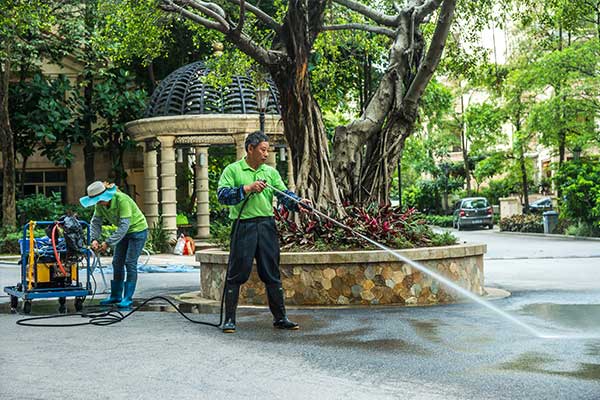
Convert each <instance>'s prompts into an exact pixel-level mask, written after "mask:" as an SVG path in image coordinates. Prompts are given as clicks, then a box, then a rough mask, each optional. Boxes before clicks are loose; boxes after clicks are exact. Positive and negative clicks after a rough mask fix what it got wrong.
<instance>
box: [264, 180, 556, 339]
mask: <svg viewBox="0 0 600 400" xmlns="http://www.w3.org/2000/svg"><path fill="white" fill-rule="evenodd" d="M267 187H269V188H270V189H272V190H273V191H275V192H276V193H278V194H280V195H282V196H285V197H287V198H288V199H291V200H293V201H294V202H296V203H298V205H299V207H304V208H306V209H308V210H310V211H311V212H313V213H315V214H317V215H318V216H320V217H322V218H325V219H327V220H329V221H331V222H333V223H334V224H336V225H337V226H339V227H341V228H344V229H346V230H348V231H350V232H351V233H352V234H353V235H356V236H358V237H359V238H361V239H363V240H366V241H367V242H369V243H371V244H372V245H374V246H376V247H378V248H380V249H381V250H384V251H386V252H388V253H390V254H392V255H393V256H394V257H396V258H397V259H398V260H400V261H402V262H403V263H405V264H408V265H410V266H411V267H413V268H415V269H417V270H419V271H421V272H423V273H424V274H427V275H429V276H430V277H432V278H433V279H435V280H437V281H438V282H440V283H442V284H444V285H446V286H447V287H450V288H452V289H454V290H456V291H457V292H459V293H460V294H462V295H463V296H465V297H467V298H469V299H471V300H473V301H475V302H477V303H478V304H480V305H482V306H484V307H486V308H488V309H490V310H492V311H493V312H495V313H496V314H498V315H500V316H501V317H503V318H505V319H507V320H509V321H511V322H512V323H514V324H517V325H518V326H520V327H521V328H523V329H525V330H526V331H527V332H529V333H531V334H532V335H534V336H536V337H539V338H557V336H549V335H544V334H542V333H540V332H539V331H537V330H536V329H534V328H532V327H531V326H529V325H527V324H526V323H525V322H523V321H521V320H519V319H517V318H515V317H514V316H512V315H510V314H509V313H507V312H506V311H503V310H501V309H500V308H498V307H496V306H494V305H493V304H491V303H490V302H489V301H486V300H484V299H482V298H480V297H479V296H477V295H476V294H474V293H472V292H470V291H468V290H466V289H465V288H462V287H460V286H459V285H457V284H456V283H454V282H452V281H451V280H449V279H448V278H446V277H444V276H442V275H440V274H439V273H437V272H435V271H432V270H430V269H429V268H427V267H425V266H424V265H422V264H420V263H418V262H416V261H413V260H411V259H410V258H407V257H405V256H403V255H402V254H400V253H398V252H397V251H394V250H393V249H390V248H389V247H387V246H385V245H383V244H381V243H379V242H377V241H375V240H373V239H371V238H369V237H367V236H365V235H363V234H361V233H359V232H356V231H355V230H353V229H352V228H350V227H349V226H347V225H345V224H343V223H341V222H339V221H337V220H335V219H333V218H331V217H330V216H328V215H326V214H324V213H322V212H320V211H319V210H317V209H315V208H314V207H312V206H310V205H308V204H306V203H302V202H300V201H299V200H297V199H295V198H294V197H292V196H290V195H288V194H287V193H284V192H282V191H281V190H279V189H277V188H274V187H273V186H271V185H270V184H268V183H267Z"/></svg>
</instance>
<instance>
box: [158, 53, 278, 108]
mask: <svg viewBox="0 0 600 400" xmlns="http://www.w3.org/2000/svg"><path fill="white" fill-rule="evenodd" d="M209 72H210V70H209V69H208V68H207V67H206V66H205V65H204V63H203V62H202V61H198V62H194V63H192V64H188V65H186V66H184V67H181V68H179V69H177V70H175V71H173V72H172V73H170V74H169V75H168V76H167V77H166V78H165V79H163V80H162V81H161V82H160V84H159V85H158V87H157V88H156V89H155V90H154V92H153V93H152V97H151V98H150V103H149V105H148V107H147V109H146V117H160V116H169V115H193V114H258V108H257V103H256V92H255V88H254V85H253V83H252V80H251V79H250V77H248V76H234V77H233V81H232V83H231V84H230V85H228V86H226V87H224V88H222V89H218V88H215V87H213V86H210V85H208V84H206V83H205V82H204V80H203V79H202V77H203V76H206V75H207V74H208V73H209ZM266 82H267V84H268V86H269V92H270V94H269V104H268V106H267V109H266V111H265V113H266V114H279V113H280V112H279V111H280V110H279V92H278V91H277V88H276V86H275V84H274V83H273V81H272V80H271V79H270V78H268V79H266Z"/></svg>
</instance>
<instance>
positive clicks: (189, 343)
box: [0, 231, 600, 400]
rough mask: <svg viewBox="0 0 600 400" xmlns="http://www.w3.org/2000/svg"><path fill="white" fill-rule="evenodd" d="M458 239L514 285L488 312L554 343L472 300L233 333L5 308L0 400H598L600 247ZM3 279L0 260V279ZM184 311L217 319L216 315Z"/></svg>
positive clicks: (176, 319) (185, 287)
mask: <svg viewBox="0 0 600 400" xmlns="http://www.w3.org/2000/svg"><path fill="white" fill-rule="evenodd" d="M460 236H461V239H463V240H466V241H469V242H475V241H477V242H483V241H486V242H487V243H488V248H489V250H490V251H489V255H488V256H489V258H488V259H487V260H486V262H485V270H486V284H487V285H488V286H495V287H502V288H504V289H507V290H510V291H512V296H511V297H508V298H504V299H500V300H496V301H494V304H495V305H496V306H498V307H500V308H501V309H503V310H505V311H508V312H510V313H511V314H512V315H515V316H517V317H518V318H520V319H521V320H522V321H524V322H525V323H527V324H529V325H530V326H532V327H533V328H534V329H536V330H538V331H540V332H541V333H543V334H545V335H546V336H554V337H555V338H545V339H544V338H540V337H535V336H532V335H531V334H530V333H529V332H527V331H525V330H524V329H522V328H520V327H518V326H515V325H514V324H513V323H511V322H510V321H507V320H504V319H502V318H500V317H498V316H497V315H496V314H493V313H491V312H490V311H489V310H487V309H484V308H482V307H481V306H478V305H476V304H471V303H467V304H456V305H448V306H433V307H405V308H399V307H372V308H359V309H351V308H343V309H293V310H290V312H289V314H290V317H291V318H293V319H294V320H296V321H297V322H299V323H300V324H301V326H302V329H301V330H300V331H293V332H287V331H277V330H274V329H273V328H272V327H271V325H270V315H269V313H268V311H267V310H266V309H264V308H258V309H257V308H244V309H242V310H240V312H239V318H238V332H237V333H236V334H233V335H224V334H221V333H220V332H219V331H218V330H216V329H214V328H210V327H206V326H199V325H194V324H191V323H189V322H186V321H185V320H184V319H182V318H181V317H180V316H179V315H177V314H176V313H175V312H174V310H173V309H172V308H171V307H168V306H161V305H158V304H156V303H153V304H154V305H152V306H150V307H148V308H147V310H148V311H147V312H142V313H138V314H134V315H132V316H131V317H129V318H128V319H127V320H126V321H124V322H122V323H120V324H118V325H115V326H112V327H92V326H88V327H77V328H60V329H59V328H54V329H51V328H28V327H20V326H17V325H16V324H15V323H14V322H15V321H16V320H17V319H19V318H22V316H19V315H10V314H7V313H6V312H7V310H8V306H7V305H6V304H4V305H3V306H0V337H2V343H3V344H2V348H3V351H2V352H0V376H2V377H3V378H2V385H0V398H26V399H27V398H43V399H51V398H66V399H71V398H72V399H80V398H89V399H96V398H98V399H105V398H106V399H108V398H110V399H114V398H125V397H127V398H131V397H133V398H143V399H153V398H181V399H187V398H194V399H204V398H206V399H214V398H224V397H226V396H227V397H228V398H232V399H238V398H261V399H262V398H266V399H280V398H291V399H305V398H326V399H341V398H344V399H370V398H373V399H388V398H389V399H405V398H411V399H590V400H591V399H600V278H599V277H600V274H599V273H598V272H599V271H600V260H599V259H598V258H596V257H595V255H596V254H597V253H600V242H583V241H566V240H557V241H552V242H548V240H549V239H547V238H533V237H518V238H515V237H504V235H501V234H497V233H494V232H483V231H467V232H460ZM575 251H576V252H577V255H578V256H577V257H572V256H573V252H575ZM13 273H14V271H12V270H10V268H9V267H3V266H0V282H1V283H4V282H5V281H6V280H7V279H8V277H9V276H10V275H11V274H13ZM17 274H18V272H17ZM139 278H140V282H141V289H140V292H139V293H141V294H140V296H142V297H144V298H146V297H148V296H149V295H153V294H156V293H158V292H160V291H161V290H163V292H164V290H166V289H168V288H170V289H177V290H170V289H169V290H168V291H169V292H170V293H176V292H178V291H180V292H183V291H192V290H197V285H198V280H199V276H198V273H197V272H194V273H180V274H141V275H140V276H139ZM142 282H143V283H142ZM6 300H7V299H5V298H0V302H1V301H6ZM36 303H39V304H36ZM46 304H48V305H44V303H43V302H34V307H33V311H34V313H36V312H37V313H42V314H43V313H46V312H49V311H51V310H52V308H53V307H54V304H55V303H54V302H50V303H46ZM44 307H47V308H44ZM36 310H37V311H36ZM149 311H163V312H149ZM164 311H168V312H164ZM185 311H186V312H187V313H189V314H188V315H189V316H190V317H191V318H194V319H198V320H206V321H211V322H217V321H218V314H216V313H215V311H216V309H215V308H214V307H206V306H199V307H197V306H190V305H188V306H186V309H185ZM66 320H74V321H75V322H79V321H80V320H81V318H80V317H72V318H66ZM60 322H61V323H64V322H65V321H64V320H62V319H61V321H60ZM556 336H559V337H556ZM57 367H59V368H58V369H59V370H60V371H61V372H60V373H58V372H57ZM32 376H35V377H40V378H39V379H35V380H32V378H31V377H32ZM41 377H44V378H43V379H42V378H41ZM74 388H77V389H74Z"/></svg>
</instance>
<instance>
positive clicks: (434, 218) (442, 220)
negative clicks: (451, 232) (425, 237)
mask: <svg viewBox="0 0 600 400" xmlns="http://www.w3.org/2000/svg"><path fill="white" fill-rule="evenodd" d="M423 219H424V220H425V221H426V222H427V223H428V224H429V225H434V226H439V227H441V228H452V221H453V219H454V217H453V216H452V215H433V214H427V215H423Z"/></svg>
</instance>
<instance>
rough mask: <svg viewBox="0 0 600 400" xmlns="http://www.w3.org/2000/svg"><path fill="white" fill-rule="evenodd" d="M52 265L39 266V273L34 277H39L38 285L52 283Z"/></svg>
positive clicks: (40, 264) (41, 264)
mask: <svg viewBox="0 0 600 400" xmlns="http://www.w3.org/2000/svg"><path fill="white" fill-rule="evenodd" d="M51 266H52V264H44V263H39V264H37V273H36V274H35V275H34V276H36V277H37V280H36V282H37V283H46V282H50V268H51Z"/></svg>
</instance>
